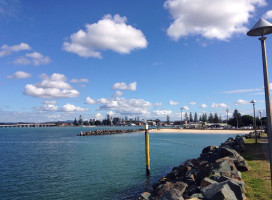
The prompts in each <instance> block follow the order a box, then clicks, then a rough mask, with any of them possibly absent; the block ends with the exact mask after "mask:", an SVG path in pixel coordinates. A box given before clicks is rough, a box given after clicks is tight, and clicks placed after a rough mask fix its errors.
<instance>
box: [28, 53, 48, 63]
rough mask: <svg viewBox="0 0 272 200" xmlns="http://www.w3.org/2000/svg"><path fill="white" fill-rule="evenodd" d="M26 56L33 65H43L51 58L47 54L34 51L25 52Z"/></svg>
mask: <svg viewBox="0 0 272 200" xmlns="http://www.w3.org/2000/svg"><path fill="white" fill-rule="evenodd" d="M26 57H28V58H30V59H31V61H32V63H33V65H35V66H39V65H45V64H48V63H50V62H51V59H50V58H49V57H48V56H44V55H42V54H41V53H39V52H37V51H35V52H33V53H27V54H26Z"/></svg>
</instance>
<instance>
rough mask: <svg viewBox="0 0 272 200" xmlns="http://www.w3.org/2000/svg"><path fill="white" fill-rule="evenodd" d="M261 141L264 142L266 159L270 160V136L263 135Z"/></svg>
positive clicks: (263, 147)
mask: <svg viewBox="0 0 272 200" xmlns="http://www.w3.org/2000/svg"><path fill="white" fill-rule="evenodd" d="M259 142H260V143H262V149H263V152H264V155H265V158H266V160H268V161H269V153H268V137H267V135H263V136H261V138H260V140H259Z"/></svg>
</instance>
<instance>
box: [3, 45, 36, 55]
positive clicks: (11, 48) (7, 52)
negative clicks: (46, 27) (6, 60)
mask: <svg viewBox="0 0 272 200" xmlns="http://www.w3.org/2000/svg"><path fill="white" fill-rule="evenodd" d="M29 49H31V47H30V46H29V45H28V44H26V43H23V42H22V43H20V44H18V45H13V46H8V45H6V44H5V45H3V46H1V48H0V57H3V56H7V55H10V54H12V53H13V52H18V51H24V50H29Z"/></svg>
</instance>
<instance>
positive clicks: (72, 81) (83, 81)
mask: <svg viewBox="0 0 272 200" xmlns="http://www.w3.org/2000/svg"><path fill="white" fill-rule="evenodd" d="M70 82H71V83H88V82H89V80H88V79H86V78H81V79H72V80H70Z"/></svg>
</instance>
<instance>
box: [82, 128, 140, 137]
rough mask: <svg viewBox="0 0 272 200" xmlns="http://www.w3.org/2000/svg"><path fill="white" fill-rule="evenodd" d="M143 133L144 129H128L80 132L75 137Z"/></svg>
mask: <svg viewBox="0 0 272 200" xmlns="http://www.w3.org/2000/svg"><path fill="white" fill-rule="evenodd" d="M141 131H144V129H128V130H114V129H111V130H110V129H109V130H95V131H87V132H81V133H79V134H77V136H91V135H94V136H98V135H113V134H123V133H135V132H141Z"/></svg>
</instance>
